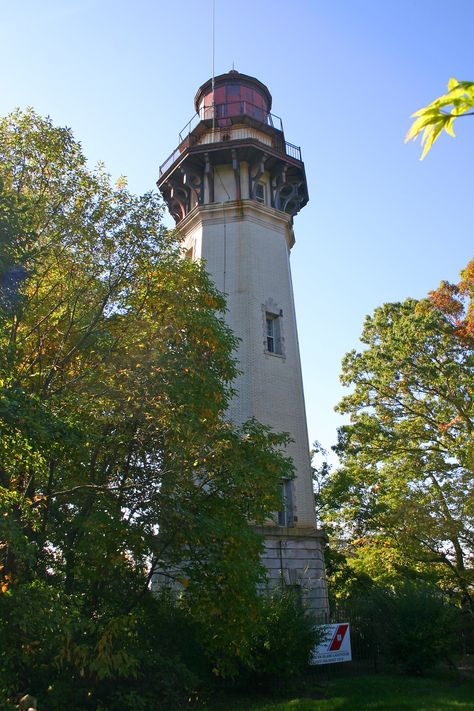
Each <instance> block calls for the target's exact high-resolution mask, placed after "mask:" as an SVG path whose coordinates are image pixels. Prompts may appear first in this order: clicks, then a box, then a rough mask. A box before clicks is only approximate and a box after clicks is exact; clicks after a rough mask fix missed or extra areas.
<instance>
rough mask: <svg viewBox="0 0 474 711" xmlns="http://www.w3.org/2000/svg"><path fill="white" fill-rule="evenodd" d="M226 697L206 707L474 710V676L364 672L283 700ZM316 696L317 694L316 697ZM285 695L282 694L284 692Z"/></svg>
mask: <svg viewBox="0 0 474 711" xmlns="http://www.w3.org/2000/svg"><path fill="white" fill-rule="evenodd" d="M282 696H283V695H280V697H279V700H271V699H269V698H266V699H263V698H260V699H259V698H256V697H253V698H243V697H240V698H238V697H235V696H234V697H227V698H226V699H225V700H222V701H220V702H216V703H215V704H214V705H212V704H211V705H209V706H206V707H205V709H206V711H385V710H387V711H391V710H392V711H474V679H473V678H469V679H466V678H462V677H458V676H453V675H446V676H442V677H440V676H437V677H436V678H432V677H421V678H418V677H416V678H415V677H402V676H392V675H390V676H389V675H383V674H380V675H370V676H369V675H367V676H359V677H346V678H337V679H334V680H331V681H324V682H323V681H321V682H319V683H318V682H316V681H315V682H311V683H310V684H308V683H306V684H305V685H304V688H302V689H301V696H296V697H294V698H286V700H284V701H282V700H281V699H282ZM315 697H316V698H315ZM283 698H284V696H283Z"/></svg>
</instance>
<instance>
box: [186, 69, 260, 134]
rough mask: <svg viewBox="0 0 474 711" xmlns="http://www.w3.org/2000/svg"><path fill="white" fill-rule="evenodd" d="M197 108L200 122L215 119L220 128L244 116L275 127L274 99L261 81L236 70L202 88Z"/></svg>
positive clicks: (197, 95)
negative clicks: (272, 113) (271, 111)
mask: <svg viewBox="0 0 474 711" xmlns="http://www.w3.org/2000/svg"><path fill="white" fill-rule="evenodd" d="M213 84H214V91H213ZM194 104H195V107H196V112H197V113H198V115H199V117H200V119H201V121H206V120H208V119H214V120H215V122H216V125H217V126H219V127H220V128H223V127H225V126H229V125H231V123H233V122H234V121H235V118H236V117H243V116H248V117H250V118H253V119H255V120H257V121H260V122H261V123H272V121H271V119H270V110H271V107H272V97H271V94H270V92H269V91H268V89H267V87H266V86H265V85H264V84H262V82H260V81H258V79H255V78H254V77H251V76H248V75H246V74H240V73H239V72H237V71H235V69H233V70H231V71H230V72H228V73H227V74H221V75H220V76H218V77H216V78H215V79H214V82H213V81H212V79H209V81H207V82H206V83H205V84H203V85H202V86H201V87H200V88H199V89H198V91H197V94H196V96H195V99H194ZM269 119H270V121H269Z"/></svg>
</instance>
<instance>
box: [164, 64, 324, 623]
mask: <svg viewBox="0 0 474 711" xmlns="http://www.w3.org/2000/svg"><path fill="white" fill-rule="evenodd" d="M194 104H195V109H196V114H195V115H194V117H193V118H192V119H191V121H190V122H189V123H188V124H187V125H186V127H185V128H184V129H183V131H182V132H181V133H180V135H179V144H178V146H177V148H176V150H174V151H173V153H172V154H171V155H170V156H169V157H168V158H167V160H166V161H165V162H164V163H163V164H162V165H161V166H160V171H159V178H158V182H157V185H158V188H159V190H160V192H161V194H162V195H163V198H164V200H165V202H166V204H167V206H168V208H169V211H170V213H171V215H172V216H173V218H174V220H175V221H176V224H177V228H178V230H179V233H180V236H181V240H182V245H183V254H184V256H185V257H186V258H188V259H193V260H195V259H198V260H200V259H202V260H204V263H205V267H206V270H207V271H208V273H209V274H210V276H211V277H212V279H213V281H214V283H215V285H216V286H217V288H218V289H219V290H220V291H222V292H223V293H224V294H225V295H226V298H227V307H228V311H227V313H226V317H225V318H226V322H227V323H228V325H229V326H230V327H231V329H232V330H233V332H234V334H235V335H236V337H237V338H238V341H239V347H238V353H237V357H238V367H239V370H240V375H239V376H238V378H237V380H236V382H235V390H236V395H235V397H234V399H233V400H232V402H231V405H230V408H229V410H228V412H227V417H228V418H229V420H231V421H233V422H235V423H237V424H241V423H243V422H245V421H246V420H248V419H250V418H252V417H254V418H255V419H256V420H258V421H259V422H262V423H263V424H265V425H268V426H270V427H271V428H272V429H273V430H275V431H276V432H288V433H289V434H290V436H291V438H292V440H293V441H292V443H291V444H289V445H288V448H287V453H288V454H289V455H290V456H291V458H292V460H293V464H294V468H295V477H294V478H293V479H289V480H287V481H282V482H281V492H282V496H281V507H280V510H279V511H276V512H275V514H274V516H273V518H272V519H271V520H269V521H268V524H267V525H265V526H264V527H262V528H259V529H258V530H259V532H260V533H261V534H262V536H263V537H264V553H263V563H264V565H265V567H266V570H267V579H268V586H269V588H270V589H271V588H275V587H287V586H291V587H292V588H296V589H300V590H301V593H302V595H303V598H304V600H305V602H306V604H307V605H308V607H309V608H310V609H312V610H313V611H314V612H317V613H318V614H324V613H326V612H327V605H328V603H327V590H326V580H325V572H324V555H323V548H324V543H325V536H324V533H323V532H322V531H321V530H320V529H318V527H317V522H316V516H315V510H314V494H313V487H312V476H311V465H310V458H309V443H308V434H307V425H306V414H305V405H304V395H303V385H302V377H301V364H300V356H299V347H298V335H297V327H296V317H295V308H294V298H293V289H292V282H291V270H290V252H291V249H292V247H293V246H294V244H295V237H294V231H293V220H294V217H295V215H296V214H297V213H298V212H299V211H300V210H301V208H303V207H304V206H305V205H306V203H307V202H308V188H307V182H306V175H305V168H304V163H303V160H302V156H301V150H300V148H299V147H297V146H295V145H293V144H291V143H288V142H287V141H286V139H285V135H284V132H283V125H282V121H281V119H280V118H278V117H277V116H275V115H273V114H272V113H271V108H272V97H271V94H270V92H269V90H268V88H267V87H266V86H265V85H264V84H263V83H262V82H260V81H259V80H258V79H255V78H254V77H251V76H248V75H246V74H241V73H239V72H237V71H235V70H232V71H230V72H228V73H227V74H222V75H220V76H217V77H215V78H213V79H210V80H209V81H207V82H206V83H205V84H203V85H202V86H201V87H200V88H199V89H198V91H197V93H196V96H195V99H194Z"/></svg>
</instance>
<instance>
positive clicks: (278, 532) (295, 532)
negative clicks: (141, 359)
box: [253, 526, 328, 543]
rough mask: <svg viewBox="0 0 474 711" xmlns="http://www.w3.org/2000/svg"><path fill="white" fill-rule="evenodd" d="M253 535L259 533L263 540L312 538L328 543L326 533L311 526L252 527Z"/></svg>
mask: <svg viewBox="0 0 474 711" xmlns="http://www.w3.org/2000/svg"><path fill="white" fill-rule="evenodd" d="M253 530H254V531H255V533H259V534H260V535H261V536H265V538H276V539H278V538H282V539H285V538H286V539H287V538H313V539H315V540H317V541H320V542H322V543H327V542H328V537H327V534H326V532H325V531H324V530H323V529H322V528H313V526H307V527H306V526H292V527H291V528H284V527H283V526H253Z"/></svg>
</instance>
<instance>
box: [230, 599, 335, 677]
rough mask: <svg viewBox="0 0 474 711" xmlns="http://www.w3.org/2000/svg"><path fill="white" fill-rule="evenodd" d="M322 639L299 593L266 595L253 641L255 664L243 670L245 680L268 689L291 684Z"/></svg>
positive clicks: (252, 663) (261, 605) (261, 601)
mask: <svg viewBox="0 0 474 711" xmlns="http://www.w3.org/2000/svg"><path fill="white" fill-rule="evenodd" d="M320 637H321V633H320V632H319V631H318V629H317V627H316V624H315V620H314V619H313V617H312V616H311V615H310V614H309V613H308V611H307V610H306V609H305V607H304V605H303V603H302V600H301V595H300V594H299V591H293V590H286V591H283V592H280V591H278V592H275V593H273V594H272V595H269V596H262V598H261V600H260V615H259V619H258V621H257V624H256V629H255V635H254V638H253V640H252V655H251V656H252V662H251V666H250V665H248V666H247V668H245V669H243V670H242V674H241V680H242V681H245V682H246V683H251V684H252V685H254V686H260V687H264V688H266V687H268V686H272V687H274V686H279V685H280V684H281V683H283V682H284V683H285V685H287V684H288V682H289V681H291V680H292V679H295V678H297V677H298V676H300V675H301V674H302V673H303V672H304V671H305V669H306V668H307V666H308V661H309V657H310V654H311V651H312V650H313V648H314V646H315V645H316V644H317V643H318V641H319V639H320Z"/></svg>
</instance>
